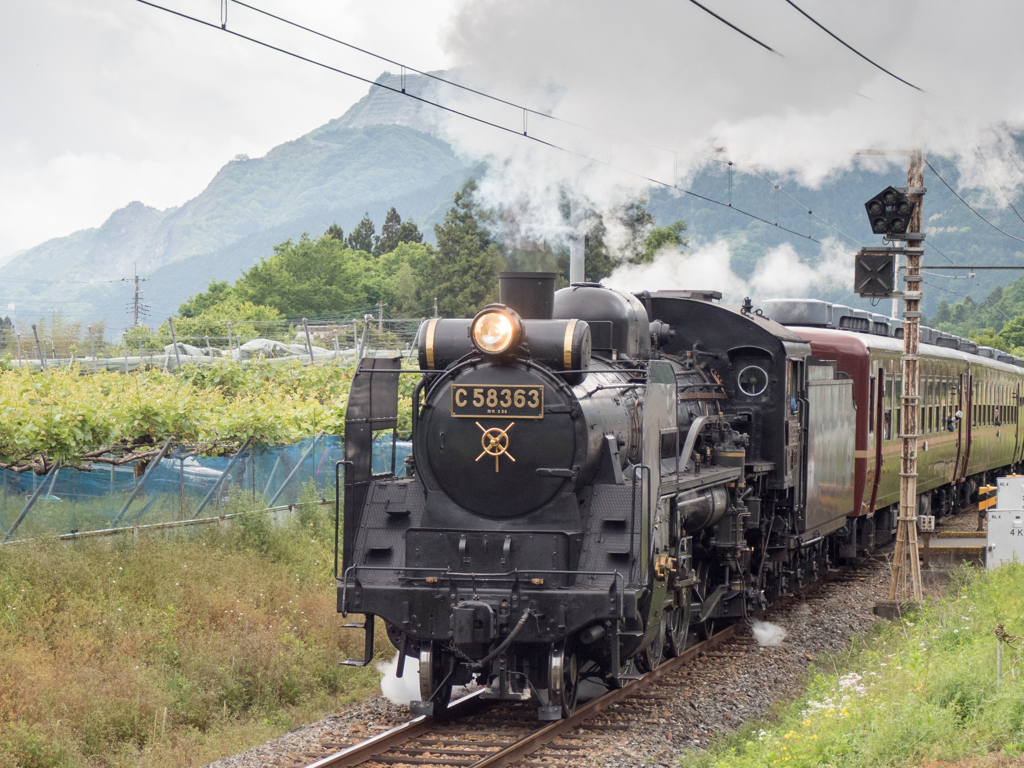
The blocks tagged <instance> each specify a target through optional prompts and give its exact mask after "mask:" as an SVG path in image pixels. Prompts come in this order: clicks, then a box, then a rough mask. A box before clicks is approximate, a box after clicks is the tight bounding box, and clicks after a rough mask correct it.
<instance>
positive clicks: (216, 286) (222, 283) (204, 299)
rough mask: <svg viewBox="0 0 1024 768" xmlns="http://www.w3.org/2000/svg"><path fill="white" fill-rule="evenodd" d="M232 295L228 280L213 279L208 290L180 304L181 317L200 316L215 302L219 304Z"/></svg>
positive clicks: (179, 312)
mask: <svg viewBox="0 0 1024 768" xmlns="http://www.w3.org/2000/svg"><path fill="white" fill-rule="evenodd" d="M230 295H231V286H230V285H228V281H227V280H211V281H210V282H209V283H208V284H207V286H206V290H205V291H203V292H202V293H197V294H196V295H195V296H190V297H189V298H188V299H186V300H185V301H183V302H182V303H181V304H180V305H178V316H179V317H198V316H199V315H201V314H202V313H203V312H205V311H206V310H207V309H209V308H210V307H212V306H213V305H214V304H219V303H220V302H222V301H224V300H225V299H226V298H227V297H228V296H230Z"/></svg>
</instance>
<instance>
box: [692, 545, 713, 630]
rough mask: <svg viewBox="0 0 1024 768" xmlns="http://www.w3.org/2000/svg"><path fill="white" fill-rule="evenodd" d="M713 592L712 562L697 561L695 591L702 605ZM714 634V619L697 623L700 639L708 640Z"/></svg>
mask: <svg viewBox="0 0 1024 768" xmlns="http://www.w3.org/2000/svg"><path fill="white" fill-rule="evenodd" d="M711 592H712V588H711V563H709V562H708V561H707V560H701V561H700V562H699V563H697V570H696V583H695V584H694V585H693V593H694V595H695V596H696V597H697V600H698V602H700V604H701V606H702V607H703V605H704V601H705V600H706V599H707V598H708V596H709V595H710V594H711ZM713 634H715V620H714V619H707V620H706V621H703V622H701V623H700V624H698V625H697V639H698V640H707V639H708V638H709V637H711V636H712V635H713Z"/></svg>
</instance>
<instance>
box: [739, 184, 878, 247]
mask: <svg viewBox="0 0 1024 768" xmlns="http://www.w3.org/2000/svg"><path fill="white" fill-rule="evenodd" d="M747 167H748V168H750V170H752V171H753V172H754V173H756V174H757V175H758V176H760V177H761V178H762V179H764V180H765V181H767V182H768V183H769V184H771V185H773V186H774V187H775V189H777V190H779V191H780V192H781V193H782V194H784V195H785V196H786V197H788V198H789V199H790V200H792V201H793V202H794V203H796V204H797V205H799V206H800V207H801V208H803V209H804V210H805V211H807V214H808V215H809V216H813V217H814V218H816V219H817V220H818V221H820V222H821V223H822V224H824V225H825V226H827V227H831V228H832V229H834V230H835V231H836V232H838V233H839V234H840V235H842V236H843V237H845V238H846V239H847V240H850V241H852V242H854V243H856V244H857V245H859V246H860V247H861V248H863V247H864V243H862V242H861V241H860V240H858V239H857V238H855V237H851V236H850V235H848V234H846V233H845V232H843V230H841V229H840V228H839V227H837V226H836V225H835V224H832V223H831V222H830V221H827V220H825V219H823V218H822V217H821V216H819V215H818V214H816V213H814V211H812V210H811V209H810V208H808V207H807V206H806V205H804V204H803V203H801V202H800V201H799V200H797V199H796V198H795V197H793V196H792V195H791V194H789V192H787V191H786V190H785V189H783V188H782V185H781V184H779V183H778V182H777V181H772V180H771V179H769V178H768V177H767V176H765V175H764V174H763V173H761V172H760V171H759V170H757V168H756V167H754V166H753V165H747Z"/></svg>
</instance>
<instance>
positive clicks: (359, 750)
mask: <svg viewBox="0 0 1024 768" xmlns="http://www.w3.org/2000/svg"><path fill="white" fill-rule="evenodd" d="M848 570H849V568H848V567H845V566H844V567H840V568H836V569H833V570H831V571H829V572H828V573H826V574H825V575H824V576H822V577H821V578H819V579H817V580H815V581H813V582H810V583H809V584H807V585H805V586H803V587H802V588H801V589H800V590H798V591H797V592H795V593H793V594H792V595H788V596H786V597H783V598H781V599H779V600H778V601H776V602H775V603H773V604H772V605H770V606H769V607H768V608H766V609H765V610H763V611H761V612H760V613H758V614H756V615H755V616H754V617H752V618H760V617H763V616H766V615H768V614H770V613H771V612H773V611H776V610H779V609H780V608H785V607H786V606H788V605H791V604H793V603H795V602H798V601H799V600H802V599H804V598H806V597H808V596H810V595H811V594H813V593H814V592H816V591H817V590H818V589H820V588H821V587H823V586H825V585H826V584H827V583H829V582H830V581H832V580H834V579H837V578H839V577H840V576H842V575H844V574H845V573H846V572H847V571H848ZM745 626H746V624H745V623H744V622H742V621H741V622H737V623H736V624H730V625H729V626H727V627H726V628H725V629H723V630H722V631H721V632H717V633H715V634H714V635H712V636H711V637H709V638H708V639H707V640H704V641H703V642H700V643H697V644H696V645H694V646H693V647H691V648H687V649H686V650H685V651H683V653H681V654H680V655H679V656H676V657H675V658H672V659H669V660H668V661H665V662H664V663H662V664H661V665H659V666H658V668H657V669H655V670H654V671H652V672H648V673H647V674H645V675H644V676H643V677H640V678H638V679H636V680H631V681H629V682H628V683H626V684H625V685H623V686H622V687H621V688H616V689H614V690H611V691H609V692H608V693H606V694H605V695H604V696H600V697H598V698H596V699H594V700H593V701H590V702H588V703H587V704H584V705H583V706H582V707H580V708H579V709H577V710H576V711H575V712H574V713H573V714H572V715H570V716H569V717H567V718H564V719H562V720H558V721H556V722H554V723H550V724H548V725H544V726H542V727H540V728H538V729H537V730H535V731H534V732H532V733H530V734H527V735H526V736H524V737H523V738H521V739H519V740H518V741H514V742H512V743H511V744H509V745H508V747H506V748H505V749H502V750H501V751H499V752H494V753H492V754H489V755H487V756H486V757H483V758H481V759H480V760H478V761H476V762H474V763H472V764H471V766H470V768H500V767H501V766H510V765H513V764H515V763H517V762H519V761H520V760H522V759H523V758H525V757H526V756H528V755H530V754H532V753H533V752H536V751H537V750H539V749H541V748H542V747H544V746H545V745H546V744H548V743H550V742H552V741H554V740H555V739H557V738H559V737H560V736H563V735H564V734H566V733H567V732H570V731H572V730H573V729H574V728H577V727H579V726H580V725H581V724H582V723H585V722H586V721H588V720H590V719H592V718H593V717H595V716H596V715H599V714H601V713H602V712H604V711H605V710H606V709H608V708H609V707H611V706H612V705H613V704H617V703H619V702H621V701H623V700H625V699H628V698H630V697H632V696H635V695H636V694H638V693H641V692H642V691H644V690H646V689H647V688H650V687H651V686H653V685H655V684H657V683H658V682H659V681H661V680H662V679H663V678H665V677H667V676H668V675H671V674H672V673H674V672H676V671H678V670H679V669H681V668H682V667H685V666H686V665H687V664H689V663H690V662H692V661H694V660H695V659H696V658H698V657H699V656H700V655H701V654H702V653H706V652H707V651H709V650H711V649H713V648H716V647H717V646H719V645H722V644H723V643H725V642H727V641H729V640H731V639H732V638H734V637H735V636H736V635H737V634H738V633H739V631H740V630H741V629H742V628H744V627H745ZM483 690H484V689H480V690H478V691H474V692H473V693H471V694H469V695H467V696H464V697H462V698H460V699H458V700H456V701H453V702H452V703H451V704H450V705H449V706H448V709H447V710H446V711H445V714H444V716H443V717H438V716H430V715H420V716H419V717H416V718H413V719H412V720H410V721H408V722H407V723H403V724H402V725H399V726H396V727H395V728H392V729H391V730H389V731H385V732H384V733H380V734H378V735H376V736H374V737H373V738H370V739H368V740H366V741H363V742H360V743H359V744H354V745H352V746H351V747H347V748H346V749H344V750H342V751H341V752H338V753H336V754H333V755H328V756H327V757H324V758H321V759H320V760H317V761H316V762H315V763H311V764H309V765H308V766H307V768H328V766H330V768H347V767H349V766H357V765H362V764H363V763H367V762H372V761H373V758H374V757H376V756H377V755H381V754H382V753H384V752H387V751H388V750H391V749H394V748H397V747H400V746H401V745H402V744H404V743H405V742H408V741H412V740H414V739H416V738H418V737H420V736H422V735H423V734H424V733H427V732H429V731H430V729H431V728H434V727H436V726H439V725H442V724H445V723H447V722H450V721H452V720H455V719H457V718H459V717H462V716H463V715H465V714H468V713H470V712H472V711H474V706H475V705H476V704H479V702H476V699H477V697H478V696H479V695H480V694H481V693H482V692H483ZM495 703H500V702H495ZM423 751H429V750H427V749H424V750H423ZM410 762H413V761H410ZM415 762H419V761H415ZM437 764H438V765H445V764H450V759H449V760H448V762H447V763H446V760H445V758H443V757H438V758H437Z"/></svg>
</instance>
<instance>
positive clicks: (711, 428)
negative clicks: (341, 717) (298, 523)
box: [337, 273, 855, 719]
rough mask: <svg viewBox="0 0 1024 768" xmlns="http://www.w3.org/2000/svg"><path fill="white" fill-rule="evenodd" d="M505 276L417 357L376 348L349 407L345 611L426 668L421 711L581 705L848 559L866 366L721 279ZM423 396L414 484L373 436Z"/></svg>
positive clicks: (341, 590) (341, 582) (341, 574)
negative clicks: (400, 406) (405, 404)
mask: <svg viewBox="0 0 1024 768" xmlns="http://www.w3.org/2000/svg"><path fill="white" fill-rule="evenodd" d="M553 286H554V275H550V274H544V273H513V274H503V275H502V276H501V281H500V291H501V303H500V304H494V305H490V306H488V307H486V308H484V309H483V310H482V311H481V312H479V313H478V314H477V315H476V316H475V317H473V318H468V319H432V320H427V321H425V322H424V323H423V324H422V325H421V327H420V330H419V334H418V337H417V354H418V363H419V367H418V369H416V370H414V371H410V370H408V369H406V370H403V369H402V368H401V361H400V360H399V359H394V360H385V359H369V358H368V359H364V360H362V361H361V362H360V364H359V366H358V369H357V372H356V375H355V377H354V379H353V382H352V387H351V392H350V396H349V402H348V407H347V410H346V436H345V461H344V462H343V464H344V465H345V479H344V507H343V510H344V511H343V515H340V517H341V518H342V519H343V526H342V527H343V534H342V541H343V545H342V548H341V549H342V551H341V566H340V569H339V570H338V574H337V575H338V610H339V611H340V612H341V613H343V614H348V613H357V614H363V615H365V617H366V619H365V622H364V623H363V624H360V625H358V626H361V627H363V628H364V629H365V632H366V653H365V658H363V659H361V660H353V661H350V662H348V663H352V664H366V663H369V660H370V658H371V657H372V653H373V628H374V618H375V617H380V618H381V619H382V620H383V625H384V626H385V627H386V631H387V634H388V637H389V639H390V641H391V642H392V643H393V644H394V646H395V647H396V648H397V649H398V653H399V654H400V657H401V658H400V660H399V664H398V669H399V670H402V669H403V668H404V661H405V658H406V657H407V656H410V655H411V656H413V657H414V658H418V660H419V685H420V695H421V698H420V700H419V701H416V702H412V703H411V706H412V708H413V710H414V711H416V712H420V713H424V712H431V711H433V710H434V709H435V708H437V707H443V706H445V705H446V704H447V702H448V700H449V697H450V696H451V691H452V687H453V686H458V685H463V684H466V683H469V682H470V681H471V680H475V681H476V682H477V683H479V684H482V685H484V686H486V690H485V691H484V693H483V696H484V697H493V698H501V699H521V700H527V699H531V700H534V701H536V702H537V705H538V714H539V716H540V717H541V718H543V719H557V718H559V717H561V716H562V715H563V714H564V713H566V712H569V711H571V710H572V709H573V708H574V707H575V705H576V700H577V691H578V686H579V683H580V680H581V679H583V678H592V679H599V680H601V681H603V682H605V683H606V684H608V685H613V686H614V685H619V684H621V683H622V682H623V681H625V680H628V679H630V678H632V677H635V676H636V675H637V674H638V673H639V672H642V671H644V670H647V669H652V668H654V667H655V666H657V665H658V664H659V663H660V661H661V659H662V656H663V654H664V653H668V654H678V653H680V652H681V651H682V650H683V649H684V648H685V647H686V644H687V642H688V640H689V638H691V637H693V636H699V635H706V634H707V633H709V632H710V631H711V630H712V628H713V626H714V624H715V622H716V621H718V620H723V619H724V620H730V621H731V620H735V619H737V618H741V617H745V616H747V615H749V614H750V613H753V612H756V611H759V610H761V609H762V608H764V607H765V606H766V605H767V604H769V603H770V602H771V601H773V600H774V599H775V598H776V597H777V596H779V595H780V594H783V593H787V592H789V591H791V590H793V589H795V588H796V587H798V586H799V585H800V584H801V583H802V582H803V580H805V579H809V578H813V577H814V576H815V575H816V574H817V573H819V572H820V571H821V570H822V569H824V568H827V566H828V557H829V553H830V548H832V542H833V540H834V539H835V538H836V537H837V536H840V537H841V536H842V534H843V532H844V530H845V528H846V526H847V516H848V515H849V514H851V513H852V511H853V490H852V483H853V477H852V472H853V470H852V466H853V463H852V461H853V451H854V426H855V407H854V400H853V388H852V384H853V383H852V381H851V380H850V379H849V378H848V377H846V376H844V375H843V374H842V373H841V372H839V371H837V369H836V364H835V363H834V362H831V363H830V362H826V361H821V360H817V359H816V358H814V357H813V356H812V354H811V347H810V345H809V344H808V343H807V342H806V341H805V340H804V339H803V338H801V337H800V336H798V335H796V334H795V333H794V332H792V331H790V330H788V329H787V328H785V327H783V326H781V325H778V324H777V323H774V322H772V321H770V320H768V319H767V318H765V317H763V316H761V315H760V314H759V313H757V312H755V311H753V310H752V308H751V307H749V306H744V307H740V308H731V307H726V306H723V305H721V304H718V303H716V301H715V300H716V299H718V298H720V295H718V294H714V293H712V292H688V291H658V292H643V293H638V294H629V293H624V292H621V291H616V290H612V289H609V288H605V287H603V286H600V285H597V284H576V285H572V286H570V287H568V288H564V289H562V290H560V291H558V292H557V293H556V292H554V290H553ZM402 375H415V376H418V377H419V380H418V381H417V383H416V386H415V389H414V392H413V397H412V411H413V418H412V443H413V451H412V455H411V456H410V457H409V459H408V460H407V462H406V472H405V477H396V474H395V472H394V466H393V467H392V472H389V473H385V474H382V475H374V474H372V473H371V469H370V456H371V446H372V438H373V435H374V433H375V432H378V431H380V430H389V429H390V430H394V429H395V428H396V425H397V400H398V397H397V393H398V382H399V377H400V376H402Z"/></svg>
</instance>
